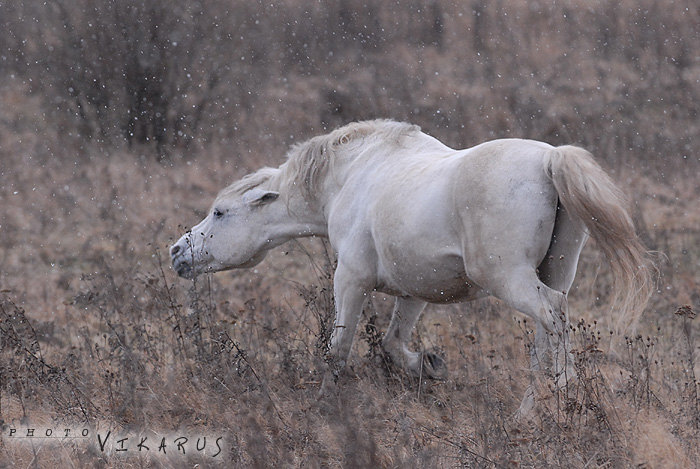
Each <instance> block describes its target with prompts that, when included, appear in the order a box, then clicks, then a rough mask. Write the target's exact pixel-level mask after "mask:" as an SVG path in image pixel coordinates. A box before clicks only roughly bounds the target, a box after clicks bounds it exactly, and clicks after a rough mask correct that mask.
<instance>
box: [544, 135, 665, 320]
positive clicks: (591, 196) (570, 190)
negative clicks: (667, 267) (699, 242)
mask: <svg viewBox="0 0 700 469" xmlns="http://www.w3.org/2000/svg"><path fill="white" fill-rule="evenodd" d="M549 158H550V165H549V168H550V171H551V175H552V181H553V183H554V187H555V188H556V191H557V193H558V194H559V200H560V201H561V203H562V205H563V206H564V208H566V210H567V212H568V213H569V214H571V215H573V216H575V217H576V218H579V219H580V220H581V221H582V222H583V223H584V224H585V225H586V228H587V229H588V234H589V235H590V236H591V237H592V238H593V239H595V240H596V243H597V245H598V246H600V249H601V250H602V251H603V253H604V254H605V257H606V258H607V259H608V262H609V263H610V266H611V268H612V271H613V274H614V281H615V285H614V286H615V294H614V298H613V305H614V307H615V308H616V309H617V308H619V311H620V317H619V318H618V320H617V326H618V329H620V330H624V329H625V328H627V327H629V326H631V325H633V324H634V323H635V322H636V320H637V319H638V318H639V316H640V315H641V313H642V311H643V310H644V307H645V306H646V304H647V302H648V301H649V297H650V296H651V294H652V292H653V290H654V282H653V281H652V277H651V269H652V266H653V263H652V262H651V259H650V256H649V252H648V251H647V250H646V249H645V248H644V246H643V245H642V243H641V242H640V241H639V239H638V238H637V235H636V234H635V230H634V224H633V223H632V218H631V217H630V215H629V213H628V211H627V206H628V203H627V200H626V198H625V196H624V194H623V193H622V191H621V190H620V189H619V188H618V187H617V186H616V185H615V183H614V182H613V181H612V179H611V178H610V176H608V175H607V173H605V171H603V169H602V168H601V167H600V166H599V165H598V163H596V162H595V160H594V159H593V155H591V154H590V153H589V152H587V151H586V150H584V149H582V148H578V147H574V146H562V147H558V148H555V149H554V150H553V151H552V152H551V153H550V156H549Z"/></svg>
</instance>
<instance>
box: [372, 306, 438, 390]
mask: <svg viewBox="0 0 700 469" xmlns="http://www.w3.org/2000/svg"><path fill="white" fill-rule="evenodd" d="M425 304H426V303H425V302H424V301H421V300H417V299H415V298H396V303H395V305H394V312H393V313H392V315H391V322H390V323H389V328H388V329H387V331H386V334H384V339H383V340H382V346H383V347H384V350H385V351H386V352H387V353H388V354H389V356H390V357H391V360H392V361H393V362H394V363H395V364H397V365H399V366H402V367H403V368H404V369H405V370H406V371H408V372H409V373H411V374H413V375H415V376H420V375H423V376H428V377H430V378H434V379H444V378H446V377H447V366H446V365H445V362H444V361H443V360H442V358H440V357H439V356H438V355H436V354H434V353H431V352H426V353H419V352H412V351H410V350H409V349H408V343H409V342H410V340H411V333H412V332H413V328H414V327H415V325H416V322H418V318H419V317H420V314H421V312H422V311H423V309H424V308H425Z"/></svg>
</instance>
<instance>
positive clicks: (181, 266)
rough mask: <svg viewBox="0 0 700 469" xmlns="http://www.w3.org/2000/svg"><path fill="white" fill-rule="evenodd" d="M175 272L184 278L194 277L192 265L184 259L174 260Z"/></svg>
mask: <svg viewBox="0 0 700 469" xmlns="http://www.w3.org/2000/svg"><path fill="white" fill-rule="evenodd" d="M173 270H174V271H175V272H177V274H178V275H179V276H180V277H182V278H187V279H191V278H193V277H194V270H193V269H192V265H191V264H190V263H189V262H187V261H186V260H184V259H173Z"/></svg>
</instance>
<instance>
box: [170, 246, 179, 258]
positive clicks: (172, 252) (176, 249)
mask: <svg viewBox="0 0 700 469" xmlns="http://www.w3.org/2000/svg"><path fill="white" fill-rule="evenodd" d="M178 252H180V246H173V247H172V248H170V255H171V256H177V253H178Z"/></svg>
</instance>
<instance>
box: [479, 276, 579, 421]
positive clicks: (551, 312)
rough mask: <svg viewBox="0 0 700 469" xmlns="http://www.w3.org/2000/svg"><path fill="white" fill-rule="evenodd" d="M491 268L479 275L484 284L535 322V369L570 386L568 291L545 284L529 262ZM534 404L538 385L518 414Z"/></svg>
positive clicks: (525, 412) (531, 390) (529, 393)
mask: <svg viewBox="0 0 700 469" xmlns="http://www.w3.org/2000/svg"><path fill="white" fill-rule="evenodd" d="M489 270H490V273H491V274H490V275H488V276H482V277H480V278H479V280H481V283H480V285H482V286H483V287H484V288H485V289H486V290H487V291H489V293H490V294H491V295H493V296H495V297H497V298H500V299H501V300H503V301H504V302H505V303H506V304H508V305H509V306H511V307H513V308H515V309H517V310H518V311H520V312H521V313H523V314H525V315H527V316H528V317H530V318H532V319H533V320H534V322H535V327H536V332H535V343H534V344H533V347H532V348H531V351H530V354H531V355H530V360H531V367H532V370H533V371H537V370H542V371H544V372H546V373H547V374H549V375H552V376H553V377H554V379H555V381H556V383H557V385H559V386H564V385H566V383H567V380H568V378H569V377H573V376H574V374H575V373H574V369H573V362H572V360H571V354H570V352H569V349H570V347H569V344H568V326H569V322H568V315H567V301H566V294H565V293H563V292H561V291H557V290H554V289H552V288H550V287H549V286H547V285H545V284H544V283H543V282H542V281H541V280H540V279H539V278H538V276H537V272H536V270H535V268H534V267H532V266H528V265H527V263H524V264H521V265H519V266H506V265H502V264H501V265H499V266H498V268H495V266H494V268H493V269H489ZM479 280H477V281H479ZM533 407H534V388H533V386H532V385H531V386H530V387H529V388H528V390H527V392H526V395H525V398H524V399H523V402H522V404H521V406H520V409H519V411H518V413H519V414H520V415H524V414H528V413H529V412H530V411H531V410H532V408H533Z"/></svg>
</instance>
